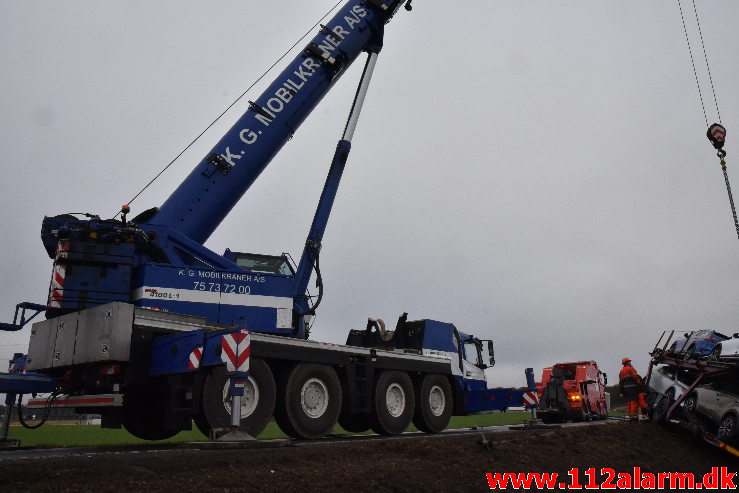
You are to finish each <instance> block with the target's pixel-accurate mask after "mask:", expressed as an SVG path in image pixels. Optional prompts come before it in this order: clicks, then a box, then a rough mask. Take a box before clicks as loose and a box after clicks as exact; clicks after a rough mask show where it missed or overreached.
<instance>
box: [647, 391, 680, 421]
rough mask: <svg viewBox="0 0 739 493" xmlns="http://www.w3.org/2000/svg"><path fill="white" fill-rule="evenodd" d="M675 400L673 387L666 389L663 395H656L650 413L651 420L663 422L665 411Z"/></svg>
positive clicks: (665, 419) (665, 415)
mask: <svg viewBox="0 0 739 493" xmlns="http://www.w3.org/2000/svg"><path fill="white" fill-rule="evenodd" d="M674 402H675V389H668V390H667V392H665V394H664V395H663V396H658V397H657V398H656V400H655V403H654V412H653V413H652V421H654V422H655V423H659V424H662V423H665V422H666V421H667V411H669V410H670V407H671V406H672V404H673V403H674Z"/></svg>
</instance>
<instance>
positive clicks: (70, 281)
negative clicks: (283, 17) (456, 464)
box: [0, 0, 533, 440]
mask: <svg viewBox="0 0 739 493" xmlns="http://www.w3.org/2000/svg"><path fill="white" fill-rule="evenodd" d="M403 4H406V9H407V10H410V1H408V2H406V1H405V0H350V1H348V2H347V3H346V4H345V5H344V6H343V7H341V9H340V10H339V11H338V12H337V13H336V15H335V16H334V17H333V18H332V19H331V20H330V21H329V22H327V23H326V25H322V26H321V29H320V32H319V33H318V34H317V35H316V36H315V37H314V38H313V39H312V40H311V41H310V42H309V43H308V44H307V46H306V47H305V49H304V50H303V51H302V52H301V53H300V54H299V55H298V56H297V57H296V58H295V59H294V60H293V61H292V62H291V63H290V64H289V65H288V66H287V68H285V69H284V70H283V71H282V72H281V73H280V74H279V75H278V76H277V78H276V79H275V81H274V82H273V83H272V84H271V85H270V86H269V87H268V88H267V89H266V90H265V91H264V92H263V93H262V95H261V96H259V97H258V98H257V99H256V100H255V101H250V102H249V109H248V110H247V111H246V112H245V113H244V114H243V115H242V116H241V118H239V120H238V121H237V122H236V123H235V124H234V126H233V127H232V128H231V129H230V130H229V131H228V132H227V133H226V134H225V136H224V137H223V138H222V139H221V140H220V141H219V142H218V143H217V144H216V145H215V147H213V150H212V151H211V152H210V153H208V155H207V156H206V157H205V158H204V159H203V160H202V161H200V162H199V163H198V164H197V165H196V166H195V168H194V169H193V171H192V172H191V173H190V175H189V176H188V177H187V178H186V179H185V180H184V181H183V182H182V183H181V184H180V186H179V187H178V188H177V189H176V190H175V191H174V192H173V193H172V195H171V196H170V197H169V198H168V199H167V200H166V201H165V202H164V203H163V204H162V206H161V207H158V208H152V209H149V210H147V211H145V212H143V213H141V214H139V215H137V216H136V217H134V218H133V219H129V218H128V214H129V212H130V208H129V207H128V206H124V207H123V208H122V210H121V217H120V219H101V218H100V217H99V216H96V215H92V214H88V215H85V216H83V217H78V216H75V215H66V214H65V215H59V216H53V217H46V218H44V221H43V224H42V230H41V236H42V241H43V244H44V246H45V248H46V251H47V252H48V254H49V256H50V257H51V258H52V259H53V261H54V265H53V272H52V279H51V285H50V288H49V296H48V300H47V303H46V304H45V305H34V304H30V303H24V304H20V305H19V306H18V309H20V310H21V319H20V322H18V321H17V320H16V321H14V323H12V324H2V325H0V328H3V329H5V330H18V329H20V328H21V327H23V326H24V325H25V324H26V323H27V322H28V321H30V320H31V319H32V318H33V316H35V314H37V313H39V312H42V311H43V312H45V315H46V320H44V321H40V322H36V323H35V324H33V328H32V331H31V338H30V343H29V352H28V357H27V362H26V366H25V369H26V370H28V371H29V372H33V373H34V374H35V375H36V376H34V378H36V379H38V376H37V375H42V376H45V377H46V378H48V381H47V382H46V385H47V386H48V387H50V388H53V389H54V393H53V401H54V405H55V406H67V407H74V408H77V409H80V410H84V411H85V412H94V413H99V414H101V415H102V426H103V427H120V426H123V427H124V428H125V429H127V430H128V431H129V432H130V433H132V434H133V435H135V436H137V437H140V438H144V439H151V440H157V439H164V438H168V437H170V436H173V435H174V434H175V433H177V432H178V431H180V430H185V429H190V428H191V426H192V422H193V421H194V422H195V424H196V425H197V427H198V428H199V429H200V430H201V431H203V433H205V434H206V435H210V436H215V435H217V434H218V430H222V429H228V427H229V426H233V427H240V428H241V429H242V430H244V431H245V432H247V433H248V434H250V435H253V436H256V435H258V434H259V433H260V432H261V431H262V429H263V428H264V427H265V426H266V424H267V422H268V421H269V420H270V419H271V418H272V417H273V416H274V419H275V420H276V421H277V423H278V424H279V426H280V427H281V428H282V430H283V431H285V432H286V433H287V434H288V435H290V436H292V437H298V438H308V439H310V438H319V437H321V436H324V435H325V434H326V433H328V432H329V431H330V430H331V429H332V427H333V426H334V425H335V424H336V423H337V422H338V423H339V424H340V425H341V426H342V427H344V428H345V429H347V430H349V431H364V430H368V429H370V428H371V429H373V430H375V431H376V432H378V433H382V434H389V435H392V434H398V433H401V432H403V431H404V430H405V429H406V428H407V427H408V426H409V425H410V423H411V422H413V423H414V424H415V425H416V426H417V427H418V428H419V429H421V430H424V431H426V432H438V431H441V430H443V429H444V428H445V427H446V426H447V424H448V421H449V418H450V416H451V415H452V414H470V413H476V412H489V411H492V410H505V409H507V408H508V407H511V406H521V405H522V398H523V393H524V390H514V389H496V390H490V389H488V388H487V384H486V381H485V374H484V370H485V369H486V368H488V367H489V366H492V365H493V364H494V355H493V343H492V341H482V340H480V339H478V338H476V337H474V336H472V335H469V334H465V333H463V332H461V331H459V330H457V329H456V327H454V325H452V324H449V323H442V322H437V321H433V320H415V321H413V320H408V319H407V316H406V315H405V314H404V315H403V316H401V318H400V319H399V320H398V323H397V326H396V328H395V330H394V331H392V330H387V329H385V325H384V322H382V321H381V320H377V319H370V320H369V322H368V324H367V327H366V329H364V330H359V331H356V330H355V331H351V332H350V333H349V336H348V339H347V344H346V345H339V344H327V343H321V342H315V341H311V340H309V329H308V320H309V318H310V317H311V316H312V315H313V314H314V313H315V310H316V307H317V306H318V304H319V303H320V302H321V299H322V296H323V279H322V276H321V271H320V263H319V258H320V251H321V242H322V239H323V235H324V231H325V229H326V225H327V223H328V219H329V215H330V212H331V208H332V205H333V202H334V198H335V197H336V193H337V189H338V186H339V182H340V180H341V176H342V172H343V169H344V166H345V164H346V161H347V157H348V154H349V151H350V148H351V140H352V136H353V133H354V130H355V128H356V123H357V119H358V117H359V112H360V110H361V107H362V103H363V101H364V97H365V94H366V92H367V88H368V85H369V81H370V78H371V75H372V71H373V69H374V67H375V63H376V61H377V57H378V54H379V52H380V50H381V48H382V43H383V32H384V28H385V25H386V24H387V23H388V22H389V21H390V20H391V19H392V18H393V16H394V15H395V14H396V12H397V11H398V9H399V8H400V7H401V6H402V5H403ZM362 52H366V53H367V54H368V55H367V60H366V63H365V67H364V72H363V74H362V78H361V81H360V83H359V87H358V89H357V93H356V96H355V99H354V103H353V105H352V109H351V111H350V115H349V118H348V121H347V124H346V127H345V130H344V134H343V136H342V138H341V140H340V141H339V142H338V145H337V147H336V151H335V154H334V158H333V161H332V163H331V166H330V170H329V173H328V176H327V178H326V182H325V185H324V188H323V191H322V194H321V197H320V200H319V202H318V206H317V208H316V212H315V216H314V219H313V222H312V224H311V226H310V229H309V232H308V237H307V240H306V242H305V247H304V249H303V252H302V256H301V258H300V261H299V262H298V264H297V266H294V265H293V264H292V263H291V259H290V258H289V257H288V256H287V255H285V254H283V255H277V256H275V255H257V254H251V253H243V252H237V251H232V250H228V249H227V250H226V252H225V253H224V254H223V255H219V254H217V253H215V252H213V251H211V250H209V249H208V248H206V247H205V246H204V245H203V243H204V242H205V241H206V240H207V239H208V237H209V236H210V235H211V234H212V233H213V231H214V230H215V229H216V228H217V227H218V225H219V224H220V223H221V221H222V220H223V219H224V218H225V217H226V216H227V215H228V213H229V211H230V210H231V209H232V208H233V207H234V205H235V204H236V203H237V202H238V201H239V199H240V198H241V197H242V196H243V194H244V193H245V192H246V191H247V190H248V189H249V187H250V186H251V184H252V183H253V182H254V181H255V180H256V179H257V177H258V176H259V175H260V173H261V172H262V171H263V170H264V169H265V168H266V166H267V165H268V164H269V162H270V160H271V159H272V158H273V157H274V156H275V154H276V153H277V152H278V151H279V150H280V149H281V148H282V146H283V145H284V144H285V143H286V142H287V141H288V140H289V139H290V138H291V136H292V135H293V133H294V132H296V131H297V129H298V127H299V126H300V124H301V123H302V122H303V120H304V119H305V118H306V117H307V116H308V114H309V113H310V112H311V111H312V110H313V109H314V108H315V107H316V105H317V104H318V103H319V102H320V100H321V99H322V98H323V96H324V95H325V94H326V93H327V92H328V91H329V90H330V89H331V88H332V86H333V84H335V83H336V82H337V81H338V79H339V78H340V77H341V75H342V74H343V73H344V72H345V71H346V70H347V68H348V67H349V66H350V65H351V64H352V63H353V62H354V61H355V60H356V59H357V58H358V57H359V55H360V54H361V53H362ZM314 275H315V278H316V284H317V286H318V294H317V297H316V298H315V299H313V298H311V297H310V296H308V294H307V289H308V285H309V281H310V279H312V276H314ZM26 311H30V312H35V314H34V315H33V316H31V317H28V318H27V317H26ZM16 319H17V317H16ZM7 375H8V374H6V377H5V380H4V379H3V376H2V375H0V392H8V393H11V394H12V395H15V394H19V393H22V392H23V391H24V390H23V388H22V385H21V386H20V387H19V385H18V383H17V382H18V373H17V371H16V374H15V375H14V380H13V382H14V385H13V386H12V387H11V386H10V385H9V384H7V382H8V381H9V379H8V378H7ZM4 382H6V385H5V387H4ZM36 385H38V384H36ZM7 389H11V390H7ZM530 390H533V389H530ZM36 391H38V388H37V387H36V388H33V389H31V387H30V384H29V387H27V389H26V392H36ZM50 401H51V400H39V399H31V400H30V401H29V402H28V404H27V405H28V406H31V407H41V406H49V405H50ZM19 402H20V401H19ZM232 409H240V410H241V413H240V416H239V413H233V412H232ZM6 428H7V427H6ZM6 431H7V430H6Z"/></svg>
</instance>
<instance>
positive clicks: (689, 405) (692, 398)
mask: <svg viewBox="0 0 739 493" xmlns="http://www.w3.org/2000/svg"><path fill="white" fill-rule="evenodd" d="M697 407H698V395H697V394H696V393H695V392H691V393H690V395H689V396H687V397H686V398H685V400H684V401H683V409H684V410H685V413H686V414H688V415H689V416H692V415H694V414H695V410H696V408H697Z"/></svg>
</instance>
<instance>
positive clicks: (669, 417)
mask: <svg viewBox="0 0 739 493" xmlns="http://www.w3.org/2000/svg"><path fill="white" fill-rule="evenodd" d="M674 334H675V331H674V330H672V331H669V334H668V331H663V332H662V335H661V336H660V338H659V340H658V341H657V343H656V344H655V346H654V349H653V350H652V352H651V353H650V356H651V357H652V358H651V360H650V361H649V367H648V369H647V374H646V377H645V378H644V385H645V387H649V381H650V379H651V377H652V370H653V369H654V367H655V365H668V366H671V367H673V368H678V369H680V368H681V369H688V370H691V371H694V372H696V374H697V375H698V376H697V377H696V379H695V380H694V381H693V382H692V383H691V384H690V385H689V386H688V388H687V389H686V390H685V391H684V392H683V393H682V395H680V397H679V398H677V399H675V402H674V403H672V405H670V407H669V408H668V409H667V412H666V413H665V415H664V417H662V416H660V420H661V419H662V418H663V419H664V420H665V422H668V423H672V424H677V425H680V426H681V427H683V428H686V429H687V430H688V431H690V432H691V433H692V434H693V435H695V436H697V437H699V438H701V439H703V440H705V441H707V442H708V443H710V444H712V445H715V446H717V447H719V448H721V449H723V450H726V451H727V452H729V453H731V454H733V455H735V456H737V457H739V449H737V448H735V447H733V446H732V445H729V444H727V443H725V442H722V441H720V440H719V439H718V438H717V437H716V436H715V435H714V434H713V433H711V432H709V431H708V430H706V427H705V426H703V425H702V424H701V423H700V422H698V421H697V420H696V419H688V420H685V419H682V418H678V417H677V415H676V413H675V410H676V409H677V408H678V407H680V405H681V404H682V403H683V402H684V401H685V399H686V398H687V397H688V396H689V395H690V393H691V392H692V391H693V390H694V389H695V388H696V387H697V386H698V385H700V384H701V383H704V382H707V381H710V380H711V379H713V378H715V377H720V376H724V375H728V374H737V376H739V364H735V363H727V362H721V361H710V360H707V359H703V358H693V357H691V355H686V356H687V357H688V358H689V359H681V358H679V357H676V355H674V354H671V353H670V352H669V351H667V347H668V346H669V344H670V342H671V341H672V337H673V336H674ZM665 336H667V338H666V339H665V342H664V344H663V345H662V347H659V345H660V343H661V342H662V340H663V339H664V338H665ZM666 398H667V397H666V396H665V395H662V394H660V395H659V396H657V397H656V399H655V400H654V401H653V402H651V403H650V407H651V408H652V409H654V408H656V407H657V405H658V404H659V403H660V401H661V400H663V399H666ZM650 412H651V409H650Z"/></svg>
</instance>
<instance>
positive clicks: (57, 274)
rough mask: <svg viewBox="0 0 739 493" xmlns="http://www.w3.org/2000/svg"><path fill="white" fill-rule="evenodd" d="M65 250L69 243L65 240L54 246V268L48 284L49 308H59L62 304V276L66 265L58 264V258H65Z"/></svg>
mask: <svg viewBox="0 0 739 493" xmlns="http://www.w3.org/2000/svg"><path fill="white" fill-rule="evenodd" d="M67 252H69V243H68V242H66V241H60V242H59V245H58V246H57V248H56V257H55V259H54V260H55V261H54V270H53V271H52V272H51V286H49V299H48V306H50V307H51V308H61V306H62V296H63V294H64V276H65V275H66V273H67V266H66V265H65V264H60V263H59V259H62V258H67V256H68V253H67Z"/></svg>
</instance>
